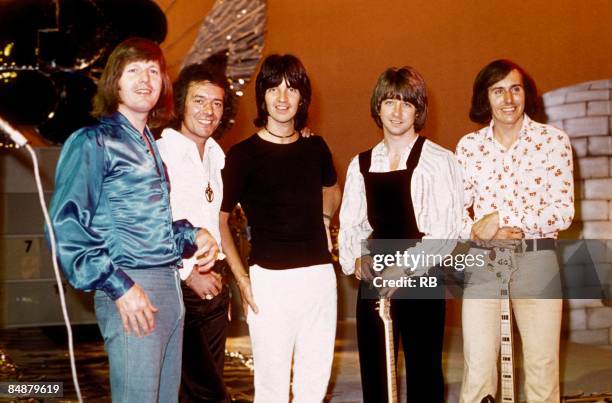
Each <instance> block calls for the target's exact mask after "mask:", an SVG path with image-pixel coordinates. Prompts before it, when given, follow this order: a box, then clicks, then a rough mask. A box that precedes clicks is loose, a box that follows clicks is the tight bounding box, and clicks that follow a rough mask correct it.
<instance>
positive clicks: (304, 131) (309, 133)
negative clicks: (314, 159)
mask: <svg viewBox="0 0 612 403" xmlns="http://www.w3.org/2000/svg"><path fill="white" fill-rule="evenodd" d="M300 134H301V135H302V137H304V138H305V139H307V138H308V137H310V136H314V133H313V132H312V130H310V127H308V126H307V127H305V128H303V129H302V130H300Z"/></svg>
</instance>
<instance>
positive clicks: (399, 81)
mask: <svg viewBox="0 0 612 403" xmlns="http://www.w3.org/2000/svg"><path fill="white" fill-rule="evenodd" d="M385 99H399V100H402V101H404V102H410V103H411V104H412V105H414V107H415V108H416V116H415V120H414V130H415V131H416V132H420V131H421V130H422V129H423V127H424V126H425V122H426V121H427V86H426V85H425V80H424V79H423V77H422V76H421V75H420V74H419V72H418V71H416V70H415V69H413V68H412V67H410V66H404V67H402V68H399V69H398V68H396V67H390V68H388V69H387V70H385V72H384V73H382V74H381V75H380V77H378V81H377V82H376V86H375V87H374V91H372V98H371V99H370V114H371V115H372V118H373V119H374V122H376V125H377V126H378V127H380V128H382V121H381V120H380V106H381V105H382V102H383V101H384V100H385Z"/></svg>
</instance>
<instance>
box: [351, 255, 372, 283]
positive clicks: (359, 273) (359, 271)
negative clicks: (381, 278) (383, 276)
mask: <svg viewBox="0 0 612 403" xmlns="http://www.w3.org/2000/svg"><path fill="white" fill-rule="evenodd" d="M373 266H374V261H373V260H372V256H370V255H363V256H361V257H358V258H357V259H355V277H357V280H362V279H363V281H368V282H370V281H372V279H374V272H373V269H372V267H373Z"/></svg>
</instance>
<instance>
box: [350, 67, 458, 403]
mask: <svg viewBox="0 0 612 403" xmlns="http://www.w3.org/2000/svg"><path fill="white" fill-rule="evenodd" d="M371 113H372V117H373V118H374V121H375V122H376V124H377V125H378V127H380V128H382V131H383V136H384V139H383V141H382V142H380V143H379V144H377V145H376V146H375V147H374V148H372V149H370V150H368V151H366V152H364V153H361V154H359V155H358V156H356V157H355V158H353V160H352V161H351V164H350V166H349V169H348V173H347V179H346V186H345V189H344V200H343V202H342V208H341V211H340V234H339V237H340V238H339V241H340V242H339V247H340V263H341V264H342V267H343V270H344V272H345V273H346V274H352V273H354V274H355V276H356V277H357V278H358V279H360V280H362V286H361V287H360V291H359V296H358V299H357V340H358V346H359V362H360V366H361V383H362V389H363V397H364V402H377V403H379V402H383V401H387V384H386V370H385V369H386V359H385V344H384V329H383V323H382V321H381V319H380V318H379V316H378V313H377V312H376V309H375V308H376V298H377V295H378V293H375V295H374V296H370V295H366V294H370V292H369V291H370V290H372V289H375V290H377V291H383V293H384V294H385V295H388V296H389V295H391V294H393V295H392V296H393V300H392V301H391V316H392V318H393V333H394V341H395V355H396V356H397V345H398V343H399V340H400V338H401V340H402V345H403V348H404V358H405V364H406V384H407V385H406V391H407V401H408V402H419V403H421V402H428V403H436V402H443V401H444V377H443V373H442V364H441V359H442V343H443V336H444V312H445V301H444V294H443V292H434V293H433V294H431V293H429V294H427V293H425V294H424V293H423V291H426V290H419V289H418V288H419V287H418V284H419V281H418V279H417V281H416V282H415V283H416V284H417V286H416V287H415V288H409V287H406V288H400V289H396V290H390V289H386V290H384V289H382V288H381V287H378V286H376V284H377V283H376V282H374V287H372V283H371V280H372V277H373V274H374V275H380V276H381V277H382V278H383V279H398V278H402V277H403V278H409V277H408V276H411V275H418V274H421V273H423V272H424V271H426V270H427V267H419V268H418V270H417V271H415V272H411V271H410V270H406V269H405V268H401V267H387V268H385V269H384V270H382V272H380V273H378V274H376V273H373V272H372V270H371V268H372V266H373V261H372V257H371V255H370V254H366V252H367V251H362V247H361V244H362V242H363V241H364V240H366V239H370V240H374V241H375V240H380V239H388V240H391V239H392V240H396V241H393V242H395V244H394V245H393V246H394V247H393V249H394V251H395V250H399V251H402V252H403V250H407V251H408V252H409V253H413V254H415V253H418V252H419V251H420V250H422V249H423V246H424V243H422V242H421V240H425V239H432V240H441V241H429V242H430V243H429V246H428V247H427V248H425V249H427V253H435V254H441V255H444V254H447V253H450V250H452V249H453V244H452V242H444V240H452V239H456V238H457V237H458V234H459V231H460V229H461V213H462V211H461V198H462V188H461V178H460V174H459V167H458V165H457V163H456V160H455V157H454V155H453V154H452V153H451V152H450V151H448V150H446V149H444V148H442V147H440V146H439V145H437V144H435V143H433V142H431V141H429V140H426V139H425V137H422V136H420V135H419V134H418V133H419V132H420V130H421V129H422V128H423V126H424V125H425V121H426V119H427V90H426V87H425V82H424V80H423V78H422V77H421V75H420V74H419V73H418V72H417V71H415V70H414V69H412V68H410V67H403V68H401V69H395V68H390V69H387V70H386V71H385V72H384V73H383V74H382V75H381V76H380V77H379V79H378V82H377V84H376V87H375V88H374V92H373V94H372V99H371ZM399 240H402V241H399ZM398 242H399V243H398ZM402 242H403V246H402V247H401V249H397V245H398V244H401V243H402ZM449 244H450V245H451V246H450V250H448V249H449ZM379 247H380V244H379V245H378V249H377V251H376V252H377V253H380V252H381V250H380V248H379ZM432 248H433V249H435V250H432ZM372 252H374V251H373V250H372ZM387 252H390V251H387ZM378 284H380V283H378ZM413 284H414V283H413ZM395 291H397V292H395ZM429 291H432V290H429ZM427 298H433V299H427Z"/></svg>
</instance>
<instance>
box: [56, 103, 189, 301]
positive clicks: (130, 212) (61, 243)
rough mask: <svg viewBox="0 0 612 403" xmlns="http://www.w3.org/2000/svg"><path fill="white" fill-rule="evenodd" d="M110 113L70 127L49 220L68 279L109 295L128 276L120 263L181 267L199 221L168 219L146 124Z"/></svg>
mask: <svg viewBox="0 0 612 403" xmlns="http://www.w3.org/2000/svg"><path fill="white" fill-rule="evenodd" d="M145 135H146V136H147V138H148V139H149V143H150V144H151V148H152V150H153V155H151V153H150V152H149V149H148V147H147V145H146V144H145V142H144V140H143V138H142V136H141V134H140V133H139V132H138V130H136V129H135V128H134V127H133V126H132V124H131V123H130V122H129V121H128V119H127V118H126V117H125V116H123V115H122V114H121V113H119V112H116V113H115V114H113V115H112V116H110V117H106V118H102V119H101V120H100V122H99V123H98V124H96V125H94V126H90V127H85V128H82V129H80V130H78V131H76V132H75V133H73V134H72V135H71V136H70V138H69V139H68V141H66V143H65V144H64V147H63V148H62V152H61V155H60V159H59V162H58V165H57V171H56V177H55V192H54V194H53V199H52V201H51V221H52V223H53V227H54V229H55V234H56V238H57V245H58V257H59V261H60V264H61V267H62V269H63V271H64V273H65V274H66V277H67V279H68V281H69V282H70V284H71V285H72V286H73V287H75V288H77V289H80V290H85V291H92V290H103V291H104V292H106V294H107V295H108V296H109V297H110V298H111V299H113V300H115V299H117V298H119V297H121V296H122V295H123V294H124V293H125V292H126V291H127V290H129V289H130V287H132V285H133V284H134V282H133V281H132V279H131V278H130V277H129V276H128V274H127V273H126V272H125V271H124V269H153V268H160V267H166V268H167V267H179V266H180V265H181V255H182V254H183V252H184V250H185V249H188V250H190V251H191V253H193V251H194V250H195V236H196V232H197V228H194V227H193V226H192V225H191V224H190V223H189V222H188V221H186V220H181V221H177V222H174V223H173V222H172V212H171V210H170V199H169V195H168V183H167V179H166V174H165V171H164V166H163V163H162V160H161V157H160V155H159V152H158V150H157V147H156V145H155V141H154V140H153V136H152V135H151V132H150V131H149V129H148V128H146V129H145Z"/></svg>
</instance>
